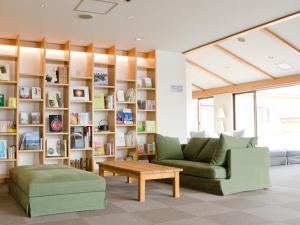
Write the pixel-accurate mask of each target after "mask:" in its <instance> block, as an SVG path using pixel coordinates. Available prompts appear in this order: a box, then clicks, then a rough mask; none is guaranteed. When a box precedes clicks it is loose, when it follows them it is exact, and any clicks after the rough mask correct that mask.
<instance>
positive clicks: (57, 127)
mask: <svg viewBox="0 0 300 225" xmlns="http://www.w3.org/2000/svg"><path fill="white" fill-rule="evenodd" d="M49 131H50V132H62V131H63V122H62V115H49Z"/></svg>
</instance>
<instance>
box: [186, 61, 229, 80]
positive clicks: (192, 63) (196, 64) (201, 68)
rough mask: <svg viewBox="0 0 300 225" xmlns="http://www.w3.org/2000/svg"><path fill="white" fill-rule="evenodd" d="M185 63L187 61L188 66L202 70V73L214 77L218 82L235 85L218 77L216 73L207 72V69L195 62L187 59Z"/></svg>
mask: <svg viewBox="0 0 300 225" xmlns="http://www.w3.org/2000/svg"><path fill="white" fill-rule="evenodd" d="M186 61H187V63H189V64H190V65H192V66H194V67H196V68H198V69H200V70H203V71H205V72H207V73H208V74H210V75H211V76H213V77H216V78H218V79H219V80H222V81H223V82H225V83H226V84H230V85H235V83H234V82H232V81H230V80H227V79H225V78H224V77H223V76H221V75H219V74H217V73H215V72H213V71H211V70H209V69H207V68H205V67H203V66H201V65H200V64H198V63H196V62H194V61H192V60H190V59H187V60H186Z"/></svg>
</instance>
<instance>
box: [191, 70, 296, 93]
mask: <svg viewBox="0 0 300 225" xmlns="http://www.w3.org/2000/svg"><path fill="white" fill-rule="evenodd" d="M294 84H300V74H294V75H289V76H284V77H278V78H276V79H274V80H270V79H267V80H259V81H252V82H247V83H242V84H238V85H234V86H230V85H229V86H224V87H218V88H211V89H206V90H204V91H194V92H193V98H205V97H211V96H214V95H217V94H224V93H240V92H246V91H253V90H261V89H268V88H275V87H282V86H288V85H294Z"/></svg>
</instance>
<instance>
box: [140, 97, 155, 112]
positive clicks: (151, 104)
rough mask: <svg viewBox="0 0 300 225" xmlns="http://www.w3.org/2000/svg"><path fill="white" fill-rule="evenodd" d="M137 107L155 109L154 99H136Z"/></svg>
mask: <svg viewBox="0 0 300 225" xmlns="http://www.w3.org/2000/svg"><path fill="white" fill-rule="evenodd" d="M137 105H138V109H140V110H155V100H145V99H139V100H137Z"/></svg>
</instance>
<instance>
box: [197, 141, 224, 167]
mask: <svg viewBox="0 0 300 225" xmlns="http://www.w3.org/2000/svg"><path fill="white" fill-rule="evenodd" d="M218 146H219V138H209V141H208V142H207V143H206V145H205V146H204V147H203V149H202V150H201V152H199V154H198V156H197V157H196V161H198V162H206V163H210V162H211V159H212V157H213V154H214V152H215V149H216V148H217V147H218Z"/></svg>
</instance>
